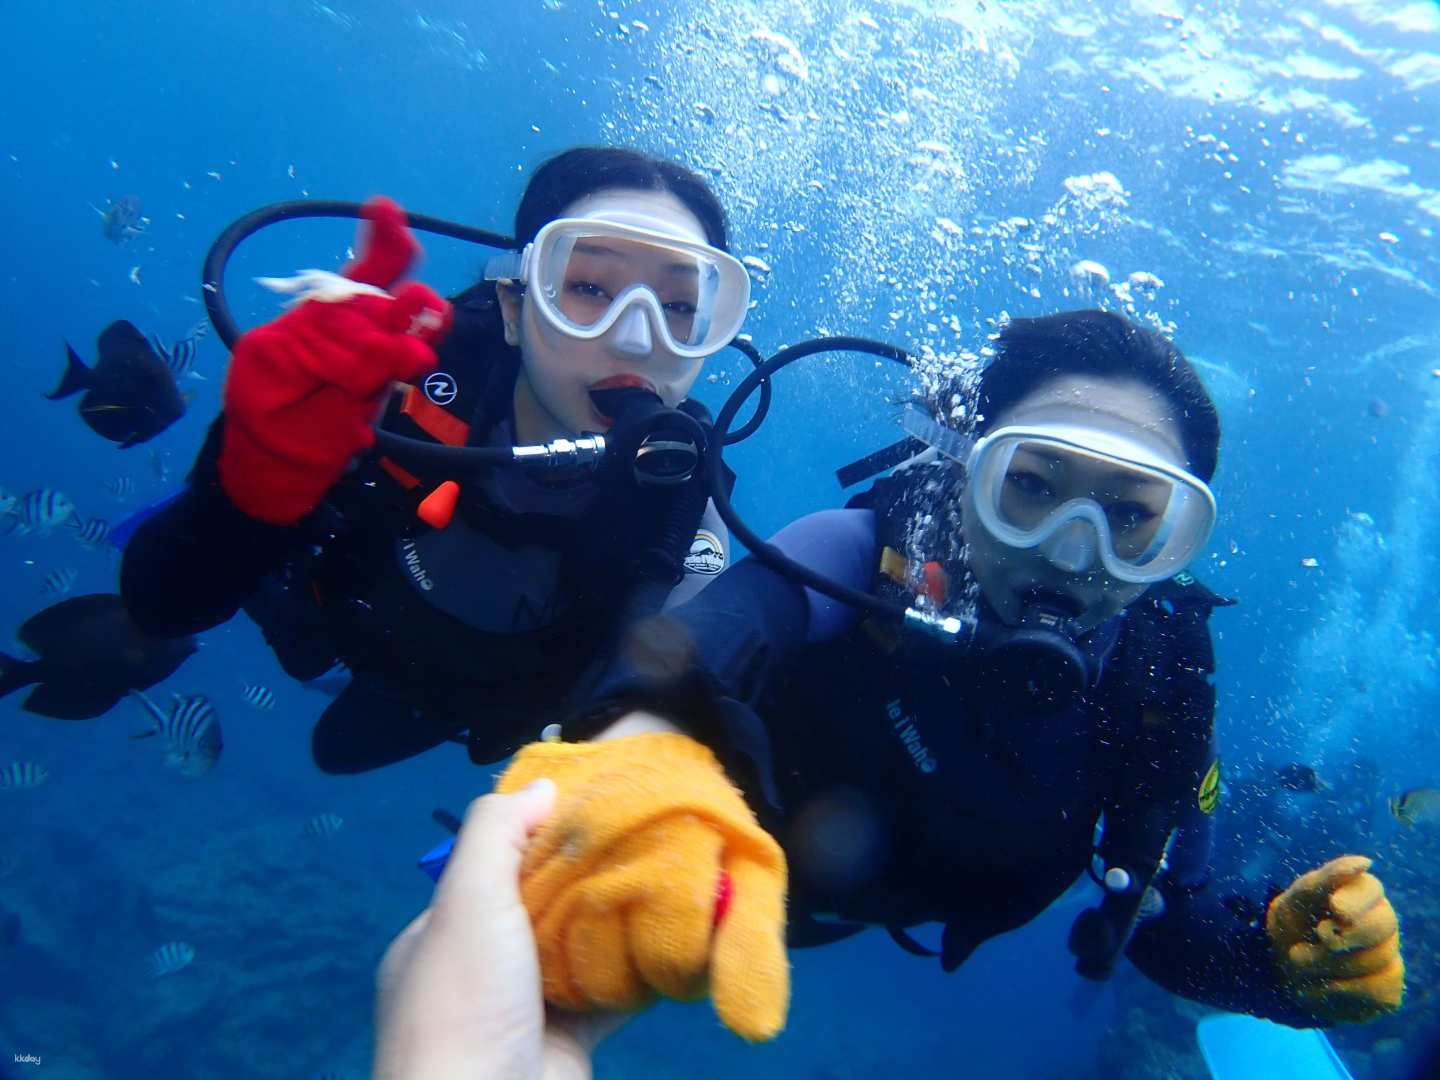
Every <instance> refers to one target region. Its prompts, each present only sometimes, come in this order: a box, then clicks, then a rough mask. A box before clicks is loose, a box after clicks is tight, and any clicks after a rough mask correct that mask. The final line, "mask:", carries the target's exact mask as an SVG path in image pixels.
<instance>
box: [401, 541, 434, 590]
mask: <svg viewBox="0 0 1440 1080" xmlns="http://www.w3.org/2000/svg"><path fill="white" fill-rule="evenodd" d="M400 557H401V559H402V561H403V562H404V563H405V571H406V573H408V574H409V575H410V577H411V579H413V580H414V582H415V584H416V585H419V586H420V588H421V589H423V590H424V591H425V592H429V591H430V590H431V589H433V588H435V581H434V579H433V578H432V577H431V576H430V575H429V574H427V573H426V572H425V568H424V567H423V566H421V565H420V552H418V551H416V550H415V541H413V540H402V541H400Z"/></svg>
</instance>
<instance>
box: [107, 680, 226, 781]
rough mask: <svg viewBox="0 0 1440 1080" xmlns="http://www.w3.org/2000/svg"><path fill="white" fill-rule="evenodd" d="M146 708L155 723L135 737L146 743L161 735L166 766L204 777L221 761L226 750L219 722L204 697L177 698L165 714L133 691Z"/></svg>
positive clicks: (199, 695)
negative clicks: (148, 729)
mask: <svg viewBox="0 0 1440 1080" xmlns="http://www.w3.org/2000/svg"><path fill="white" fill-rule="evenodd" d="M130 692H131V693H132V694H134V695H135V696H136V697H137V698H139V699H140V701H141V703H142V704H143V705H144V706H145V710H146V712H148V713H149V714H150V719H151V721H152V722H153V723H154V725H155V726H154V728H153V729H152V730H150V731H142V732H141V733H140V734H138V735H135V736H133V737H134V738H136V739H143V738H146V737H148V736H151V735H160V736H162V737H163V738H164V739H165V748H166V752H165V764H166V765H169V766H170V767H171V768H172V769H178V770H180V772H182V773H183V774H185V775H186V776H204V775H205V774H206V773H207V772H209V771H210V770H211V768H212V767H213V766H214V765H215V762H216V761H217V760H219V757H220V751H221V750H222V749H223V748H224V739H223V738H222V736H221V733H220V721H219V720H217V719H216V718H215V708H214V706H213V705H211V704H210V700H209V699H208V698H206V697H205V696H204V695H202V694H189V695H187V696H185V697H181V696H180V695H179V694H176V695H175V698H174V702H173V703H172V704H171V706H170V710H169V711H168V712H165V711H163V710H161V708H160V707H159V706H158V705H156V704H155V703H154V702H153V701H151V700H150V699H149V698H148V697H146V696H145V695H144V694H143V693H141V692H140V691H139V690H132V691H130Z"/></svg>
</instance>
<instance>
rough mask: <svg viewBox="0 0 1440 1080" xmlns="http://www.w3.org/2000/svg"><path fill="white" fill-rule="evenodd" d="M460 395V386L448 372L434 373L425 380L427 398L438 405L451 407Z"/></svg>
mask: <svg viewBox="0 0 1440 1080" xmlns="http://www.w3.org/2000/svg"><path fill="white" fill-rule="evenodd" d="M459 393H460V384H459V383H457V382H456V381H455V380H454V378H452V377H451V376H450V375H448V374H447V373H446V372H443V371H436V372H432V373H431V374H430V375H428V376H426V378H425V396H426V397H427V398H429V399H430V400H431V401H433V402H434V403H435V404H436V405H449V404H450V403H451V402H452V401H454V400H455V398H456V396H457V395H458V394H459Z"/></svg>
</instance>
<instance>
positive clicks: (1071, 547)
mask: <svg viewBox="0 0 1440 1080" xmlns="http://www.w3.org/2000/svg"><path fill="white" fill-rule="evenodd" d="M1098 540H1099V538H1098V537H1097V536H1096V535H1095V526H1094V525H1092V524H1090V522H1088V521H1083V520H1078V521H1067V522H1066V523H1065V524H1064V525H1062V526H1061V527H1060V528H1059V529H1057V530H1056V532H1055V534H1054V535H1053V536H1051V537H1050V538H1049V539H1047V540H1046V541H1045V542H1044V543H1043V544H1041V545H1040V551H1041V553H1042V554H1043V555H1044V556H1045V558H1046V559H1048V560H1049V561H1050V565H1051V566H1053V567H1055V568H1056V569H1057V570H1063V571H1065V573H1067V574H1082V573H1084V572H1085V571H1087V570H1089V569H1091V568H1092V567H1093V566H1094V565H1095V550H1096V543H1097V541H1098Z"/></svg>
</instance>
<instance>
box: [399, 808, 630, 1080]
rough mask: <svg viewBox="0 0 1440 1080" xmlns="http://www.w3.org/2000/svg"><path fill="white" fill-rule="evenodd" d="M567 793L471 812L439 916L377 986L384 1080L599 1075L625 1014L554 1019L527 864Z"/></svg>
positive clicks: (416, 934) (440, 895)
mask: <svg viewBox="0 0 1440 1080" xmlns="http://www.w3.org/2000/svg"><path fill="white" fill-rule="evenodd" d="M554 806H555V785H554V784H553V783H551V782H549V781H543V780H542V781H537V782H536V783H534V784H531V785H530V786H529V787H527V788H525V789H524V790H521V791H517V792H516V793H515V794H513V795H487V796H485V797H484V798H481V799H477V800H475V802H473V803H471V804H470V808H469V810H468V811H467V812H466V815H465V823H464V826H463V827H462V828H461V830H460V835H459V836H458V837H457V838H456V841H455V847H454V850H453V851H452V853H451V855H450V861H449V864H448V865H447V867H446V871H445V875H444V877H442V878H441V879H440V884H439V886H438V887H437V888H436V890H435V896H434V898H433V899H432V900H431V903H430V907H429V908H428V909H427V910H425V911H424V912H422V913H421V914H420V916H419V917H418V918H416V919H415V920H414V921H413V922H412V923H411V924H410V925H409V926H408V927H406V928H405V930H404V931H402V932H401V933H400V935H399V936H398V937H396V938H395V940H394V941H393V942H391V944H390V947H389V949H387V950H386V952H385V958H384V959H383V960H382V961H381V964H380V971H379V975H378V978H377V983H378V991H379V993H378V1002H377V1010H376V1012H377V1015H376V1051H375V1073H374V1075H375V1078H376V1080H430V1078H432V1077H433V1078H435V1080H452V1078H454V1077H457V1076H496V1077H506V1078H507V1080H508V1078H517V1080H518V1078H525V1080H528V1078H531V1077H543V1078H546V1080H561V1078H576V1080H580V1078H586V1077H589V1076H590V1054H591V1052H592V1051H593V1050H594V1048H595V1046H596V1045H597V1044H598V1043H599V1042H600V1040H601V1039H602V1038H604V1037H605V1036H606V1035H608V1034H610V1032H612V1031H613V1030H614V1029H615V1028H617V1027H619V1025H620V1023H621V1022H622V1020H623V1018H622V1017H618V1016H615V1015H613V1014H605V1013H590V1014H584V1015H578V1014H577V1015H567V1014H563V1013H561V1012H559V1011H558V1010H552V1011H551V1013H550V1015H549V1016H548V1017H547V1015H546V1008H545V1002H544V998H543V995H542V993H541V985H540V963H539V958H538V956H537V954H536V949H535V936H534V933H533V931H532V930H531V927H530V917H529V915H528V914H527V913H526V911H525V907H524V905H523V904H522V903H521V900H520V891H519V884H518V881H519V875H520V863H521V858H522V856H523V854H524V852H525V850H526V848H527V846H528V845H529V843H530V839H529V837H530V835H531V834H532V833H533V832H534V831H535V829H537V828H538V827H539V826H540V824H541V822H543V821H545V819H546V818H548V817H549V816H550V814H551V812H552V810H553V809H554Z"/></svg>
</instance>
